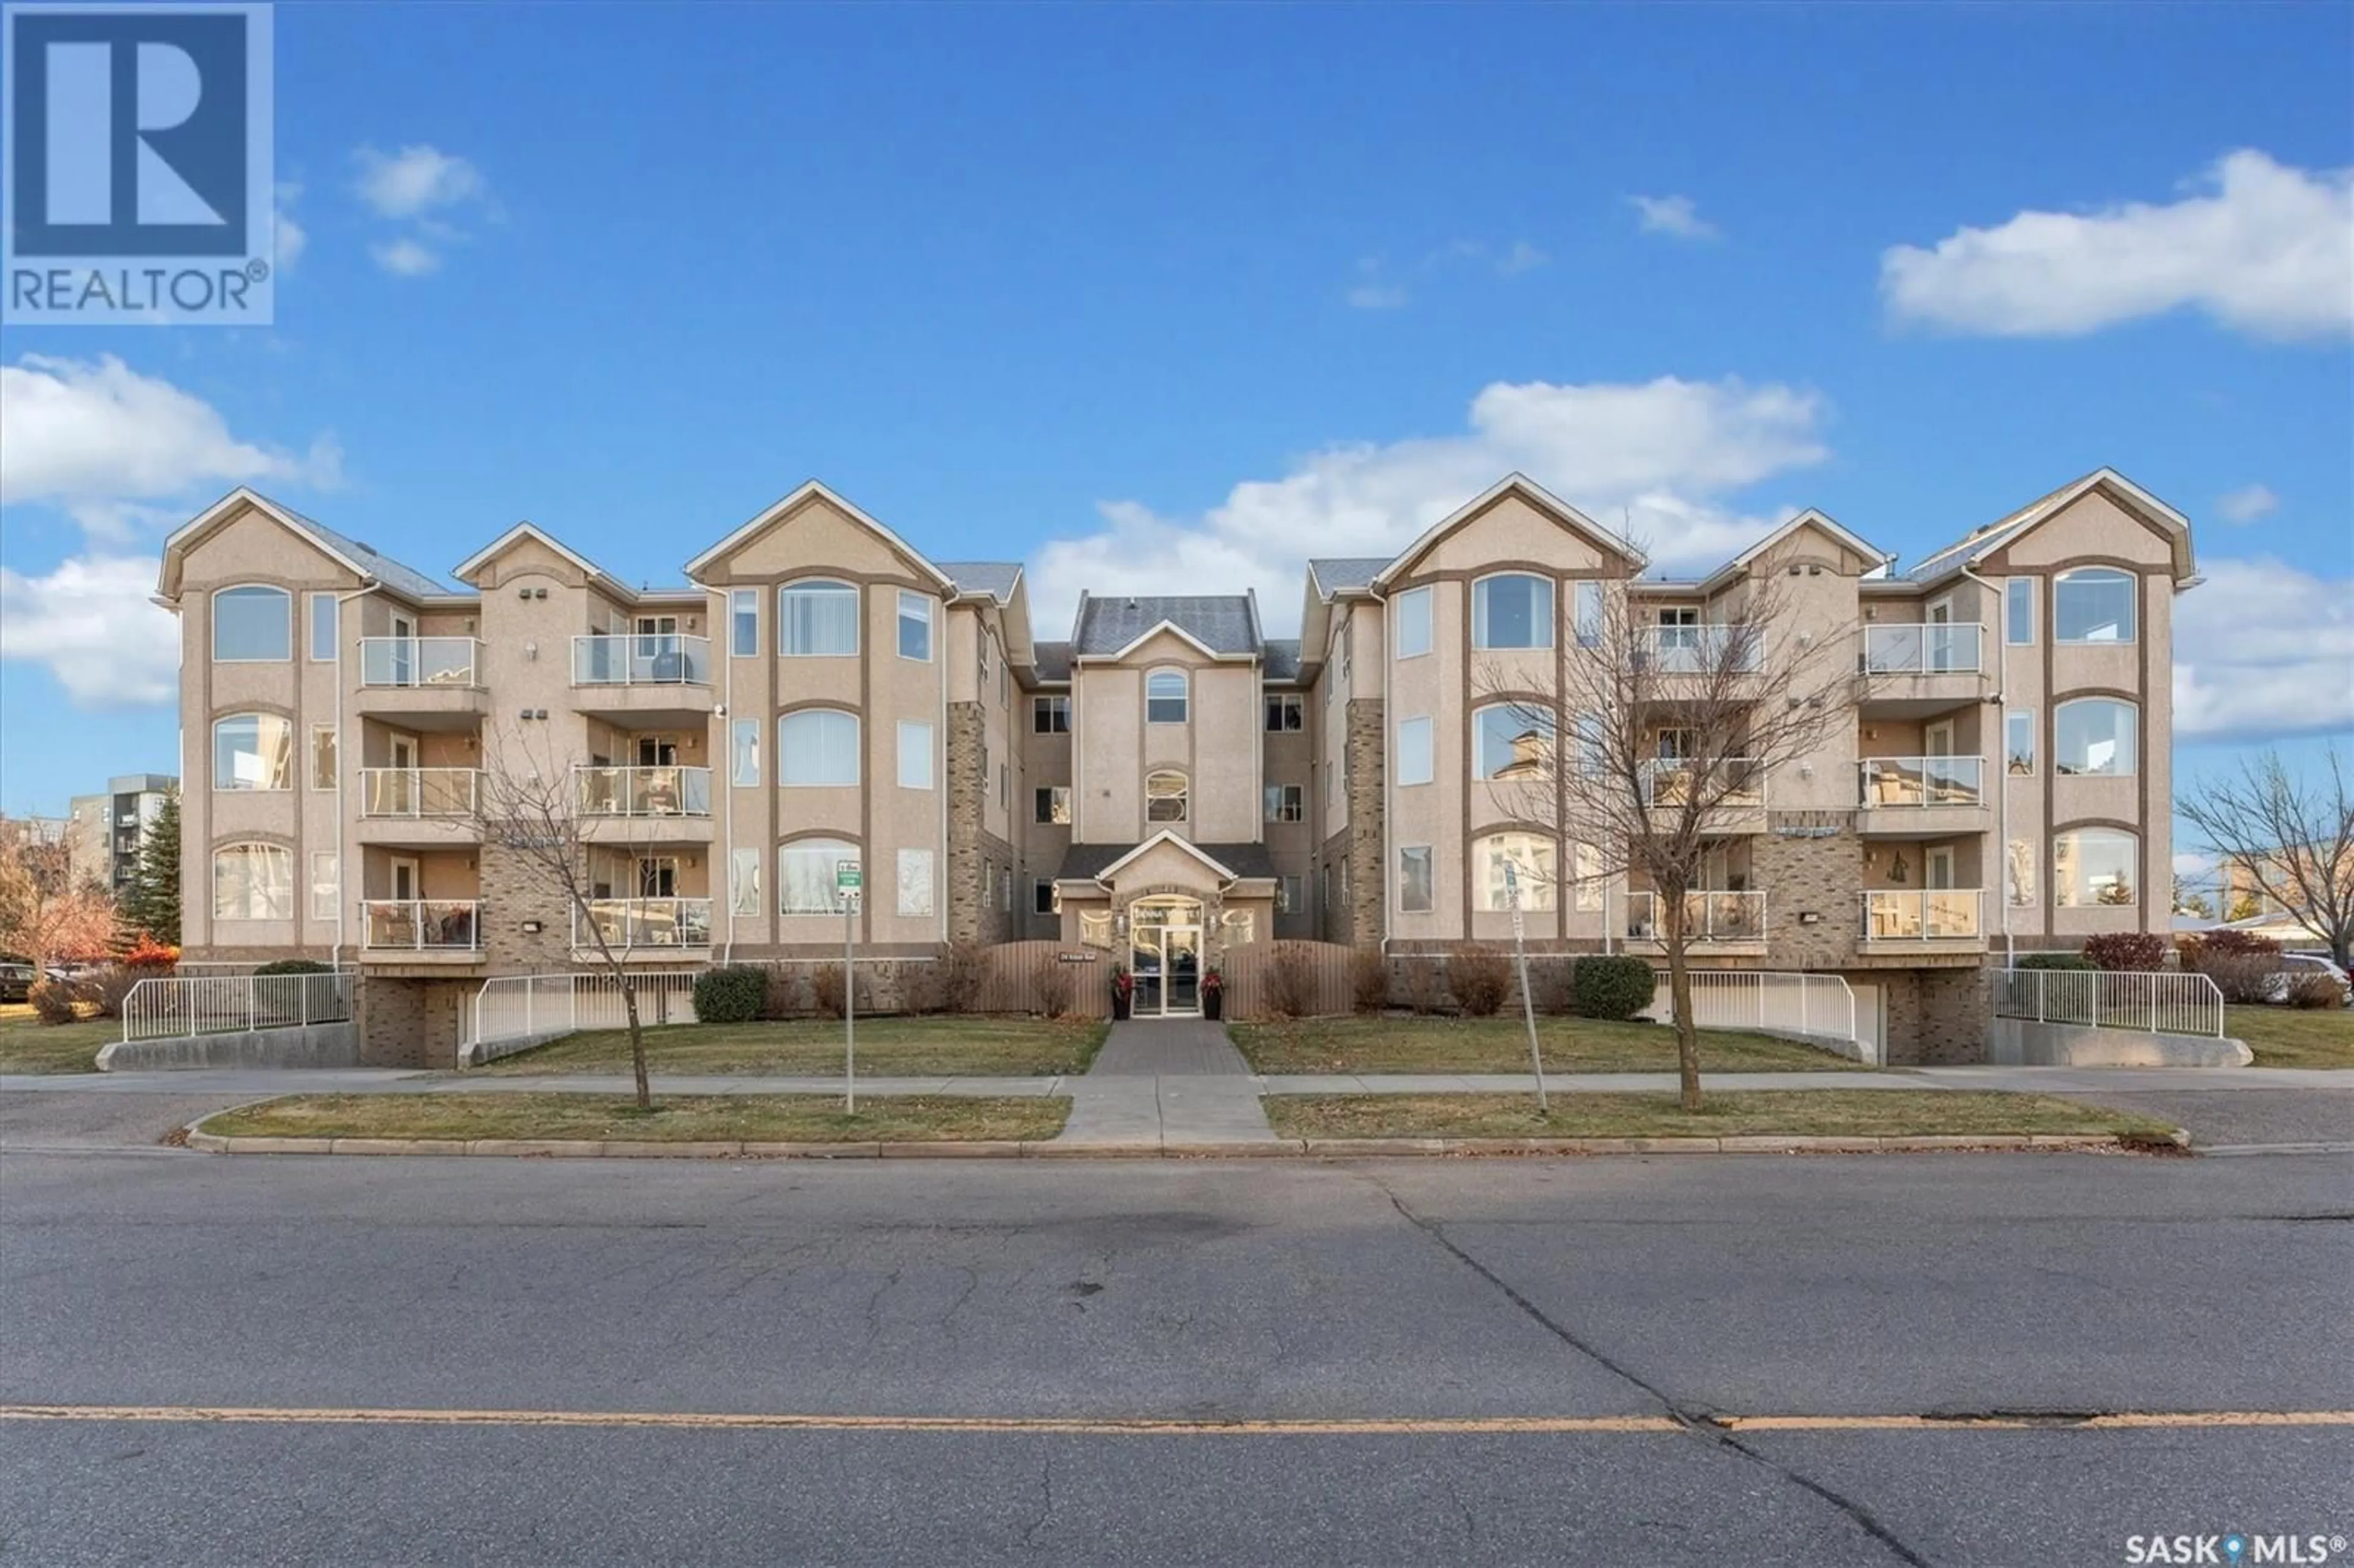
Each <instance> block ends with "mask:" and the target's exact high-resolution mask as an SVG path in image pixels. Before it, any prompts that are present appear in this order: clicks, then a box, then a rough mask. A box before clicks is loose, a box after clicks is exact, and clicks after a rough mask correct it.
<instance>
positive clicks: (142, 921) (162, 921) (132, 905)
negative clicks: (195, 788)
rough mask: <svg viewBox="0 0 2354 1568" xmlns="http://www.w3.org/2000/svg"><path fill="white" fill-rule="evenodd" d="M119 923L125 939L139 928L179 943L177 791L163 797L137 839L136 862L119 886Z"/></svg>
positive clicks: (136, 936)
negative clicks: (137, 860) (137, 858)
mask: <svg viewBox="0 0 2354 1568" xmlns="http://www.w3.org/2000/svg"><path fill="white" fill-rule="evenodd" d="M121 908H122V914H121V919H122V932H123V937H124V940H125V942H126V944H127V943H129V942H135V941H137V940H138V939H139V934H140V933H141V932H142V931H144V932H146V933H147V934H148V935H149V936H151V937H153V938H155V940H157V941H158V942H163V943H166V944H168V945H169V946H172V947H175V948H176V947H178V946H179V945H180V795H179V791H177V790H176V789H175V790H174V791H173V792H172V793H170V794H168V795H166V796H164V804H163V805H162V806H161V807H160V808H158V809H157V810H156V812H155V820H154V821H152V822H150V823H148V824H147V832H146V833H145V835H144V836H143V838H141V840H140V841H139V863H138V864H137V865H136V866H135V867H133V870H132V873H131V881H130V884H129V885H127V886H126V887H124V888H123V890H122V906H121Z"/></svg>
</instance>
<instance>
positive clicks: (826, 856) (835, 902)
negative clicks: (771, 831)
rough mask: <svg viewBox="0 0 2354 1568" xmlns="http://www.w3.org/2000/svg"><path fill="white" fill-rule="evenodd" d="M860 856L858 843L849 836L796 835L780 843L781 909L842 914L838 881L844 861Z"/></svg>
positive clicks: (795, 912)
mask: <svg viewBox="0 0 2354 1568" xmlns="http://www.w3.org/2000/svg"><path fill="white" fill-rule="evenodd" d="M858 858H859V855H858V846H857V845H856V844H854V843H852V842H849V841H848V840H846V839H795V840H794V841H793V842H790V843H789V844H779V845H778V846H777V913H778V914H779V915H839V914H841V913H842V900H841V895H839V894H838V893H836V892H835V890H834V889H835V881H836V878H837V876H838V874H839V873H840V869H841V865H842V863H843V861H845V860H846V861H853V862H855V861H857V860H858Z"/></svg>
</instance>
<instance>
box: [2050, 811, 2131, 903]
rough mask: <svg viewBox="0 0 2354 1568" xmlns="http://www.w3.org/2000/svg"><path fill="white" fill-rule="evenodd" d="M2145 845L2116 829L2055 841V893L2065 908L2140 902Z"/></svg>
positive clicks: (2090, 831)
mask: <svg viewBox="0 0 2354 1568" xmlns="http://www.w3.org/2000/svg"><path fill="white" fill-rule="evenodd" d="M2140 850H2141V844H2140V842H2139V841H2138V840H2137V839H2136V838H2135V837H2134V835H2133V834H2131V833H2127V832H2118V831H2117V830H2116V829H2115V828H2078V829H2076V830H2075V831H2074V832H2065V833H2062V834H2061V835H2060V836H2059V837H2058V838H2056V839H2054V840H2052V896H2053V897H2054V898H2056V899H2057V900H2058V901H2059V902H2060V903H2061V904H2062V906H2070V907H2082V906H2087V905H2112V906H2114V905H2120V904H2131V903H2134V902H2135V901H2136V897H2137V892H2136V889H2135V886H2134V878H2135V876H2136V875H2137V863H2138V860H2139V855H2140Z"/></svg>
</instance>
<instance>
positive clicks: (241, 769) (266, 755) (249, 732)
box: [213, 714, 294, 789]
mask: <svg viewBox="0 0 2354 1568" xmlns="http://www.w3.org/2000/svg"><path fill="white" fill-rule="evenodd" d="M293 771H294V726H292V725H291V724H288V723H287V722H286V721H285V720H284V719H282V718H280V717H279V716H278V715H276V714H228V715H224V716H222V717H220V718H217V719H215V720H214V721H213V788H214V789H292V788H293Z"/></svg>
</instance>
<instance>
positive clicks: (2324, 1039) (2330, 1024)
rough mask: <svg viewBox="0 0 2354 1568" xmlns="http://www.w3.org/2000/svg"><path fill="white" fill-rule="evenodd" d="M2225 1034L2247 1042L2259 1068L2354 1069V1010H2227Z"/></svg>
mask: <svg viewBox="0 0 2354 1568" xmlns="http://www.w3.org/2000/svg"><path fill="white" fill-rule="evenodd" d="M2223 1033H2226V1034H2229V1035H2230V1036H2232V1038H2233V1039H2234V1040H2244V1041H2246V1042H2247V1044H2248V1049H2249V1050H2251V1051H2253V1052H2254V1053H2255V1054H2256V1065H2257V1066H2259V1067H2354V1008H2344V1007H2341V1008H2338V1009H2336V1010H2334V1011H2328V1012H2300V1011H2298V1010H2296V1009H2292V1008H2286V1007H2227V1008H2225V1009H2224V1010H2223Z"/></svg>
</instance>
